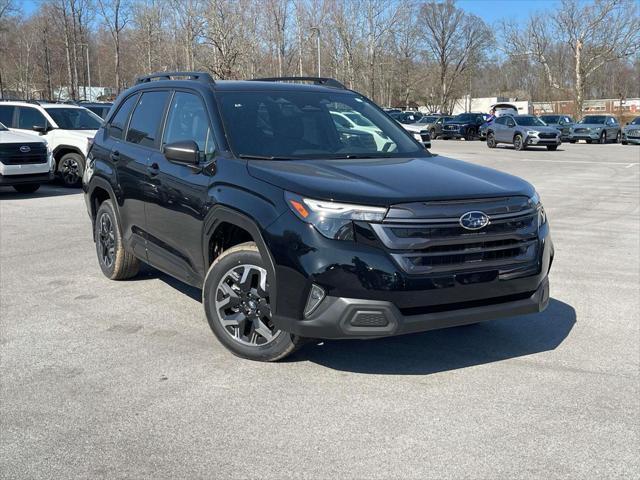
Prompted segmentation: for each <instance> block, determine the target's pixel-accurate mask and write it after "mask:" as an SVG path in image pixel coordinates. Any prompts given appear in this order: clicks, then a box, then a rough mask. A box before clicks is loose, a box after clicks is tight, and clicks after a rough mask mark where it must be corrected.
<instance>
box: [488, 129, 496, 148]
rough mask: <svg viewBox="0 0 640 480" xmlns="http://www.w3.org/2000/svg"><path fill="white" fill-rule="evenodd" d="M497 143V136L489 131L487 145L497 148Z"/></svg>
mask: <svg viewBox="0 0 640 480" xmlns="http://www.w3.org/2000/svg"><path fill="white" fill-rule="evenodd" d="M496 145H497V142H496V136H495V135H494V133H493V132H489V133H488V134H487V147H489V148H496Z"/></svg>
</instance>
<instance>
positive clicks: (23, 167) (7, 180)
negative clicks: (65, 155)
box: [0, 123, 55, 193]
mask: <svg viewBox="0 0 640 480" xmlns="http://www.w3.org/2000/svg"><path fill="white" fill-rule="evenodd" d="M54 168H55V162H54V160H53V155H52V154H51V150H49V148H48V147H47V142H46V141H45V140H43V139H41V138H38V137H36V136H34V135H32V134H24V133H17V132H12V131H10V130H9V129H8V128H7V127H6V126H5V125H3V124H2V123H0V186H5V185H10V186H12V187H13V188H14V189H15V190H16V191H18V192H20V193H33V192H35V191H36V190H38V188H40V184H41V183H45V182H48V181H49V180H51V179H52V178H53V172H54Z"/></svg>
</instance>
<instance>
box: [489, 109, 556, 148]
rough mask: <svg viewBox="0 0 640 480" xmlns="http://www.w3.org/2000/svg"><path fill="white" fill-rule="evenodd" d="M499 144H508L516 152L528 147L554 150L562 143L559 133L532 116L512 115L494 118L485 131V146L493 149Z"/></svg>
mask: <svg viewBox="0 0 640 480" xmlns="http://www.w3.org/2000/svg"><path fill="white" fill-rule="evenodd" d="M499 143H509V144H511V145H513V148H515V149H516V150H524V149H525V148H527V147H528V146H545V147H547V150H556V149H557V148H558V145H560V144H561V143H562V140H561V139H560V132H559V131H558V130H557V129H555V128H553V127H548V126H546V125H545V124H544V122H542V121H541V120H540V119H539V118H538V117H536V116H534V115H513V116H504V117H500V118H496V119H495V120H494V121H493V123H492V124H491V126H490V127H489V129H488V130H487V146H488V147H489V148H495V147H496V146H497V145H498V144H499Z"/></svg>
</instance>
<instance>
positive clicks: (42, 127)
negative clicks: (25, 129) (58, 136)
mask: <svg viewBox="0 0 640 480" xmlns="http://www.w3.org/2000/svg"><path fill="white" fill-rule="evenodd" d="M31 130H33V131H34V132H38V133H39V134H40V135H44V134H45V133H47V132H48V131H49V128H48V127H47V126H46V125H34V126H33V127H31Z"/></svg>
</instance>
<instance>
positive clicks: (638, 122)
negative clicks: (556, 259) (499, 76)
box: [0, 117, 640, 125]
mask: <svg viewBox="0 0 640 480" xmlns="http://www.w3.org/2000/svg"><path fill="white" fill-rule="evenodd" d="M0 125H2V124H0ZM629 125H640V117H636V118H634V119H633V120H632V121H631V123H630V124H629Z"/></svg>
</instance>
